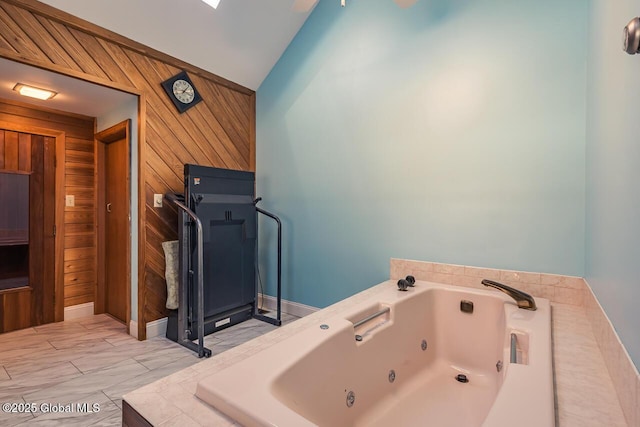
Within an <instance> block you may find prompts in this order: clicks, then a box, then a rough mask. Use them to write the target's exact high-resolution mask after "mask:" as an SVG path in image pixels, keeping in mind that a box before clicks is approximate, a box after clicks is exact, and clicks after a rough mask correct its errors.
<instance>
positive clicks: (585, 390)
mask: <svg viewBox="0 0 640 427" xmlns="http://www.w3.org/2000/svg"><path fill="white" fill-rule="evenodd" d="M407 274H412V275H414V276H416V278H417V279H419V280H431V281H437V282H442V283H448V284H454V285H460V286H471V287H478V286H481V285H479V283H480V280H481V278H491V279H494V280H498V281H502V282H504V283H506V284H509V285H512V286H514V287H518V288H520V289H523V290H525V291H527V292H529V293H531V294H533V295H534V296H538V297H543V298H547V299H549V300H551V301H552V323H553V349H554V350H553V351H554V366H555V386H556V404H557V408H556V424H557V425H558V426H560V427H574V426H575V427H589V426H593V427H601V426H611V427H614V426H620V427H625V426H629V427H637V426H639V425H640V424H638V422H639V421H640V418H637V417H638V415H637V413H638V396H639V395H640V391H639V389H640V377H638V374H637V372H636V371H635V368H634V367H633V364H631V365H630V366H629V363H630V361H628V362H627V364H626V365H625V360H624V356H626V353H624V351H622V352H621V351H619V350H617V351H616V350H607V351H609V352H610V353H612V354H615V355H616V356H615V357H618V358H620V366H619V369H620V370H625V372H622V373H620V374H615V375H617V376H619V377H620V378H622V377H623V375H624V374H625V373H626V374H628V373H629V372H628V371H629V370H631V373H632V376H631V377H629V376H627V377H626V380H627V382H623V384H622V387H626V390H627V393H628V395H627V396H625V398H624V399H621V400H618V397H617V393H616V388H617V389H618V392H620V387H621V386H620V385H619V384H616V386H615V387H614V381H613V380H612V378H613V377H614V375H613V374H612V375H610V374H609V371H608V370H607V364H605V359H604V358H603V354H607V351H601V348H600V347H599V340H598V339H597V337H596V335H594V332H593V331H594V330H596V328H593V327H592V324H593V322H594V320H593V318H595V317H596V316H597V314H594V313H597V307H594V304H595V305H597V302H596V301H595V300H594V299H593V297H592V294H591V292H590V290H589V289H588V286H586V284H585V283H584V281H583V280H582V279H580V278H573V277H566V276H555V275H546V274H538V273H524V272H515V271H506V270H491V269H482V268H476V267H464V266H455V265H449V264H435V263H425V262H416V261H406V260H392V261H391V278H392V279H397V278H400V277H404V276H405V275H407ZM372 292H375V289H373V288H372V289H368V290H366V291H364V292H362V293H361V294H358V295H356V296H354V297H352V298H349V299H346V300H344V301H340V302H338V303H336V304H334V305H332V306H330V307H327V308H326V309H324V310H322V311H318V312H315V313H313V314H310V315H308V316H306V317H304V318H301V319H299V320H297V321H295V322H293V323H291V324H289V325H286V326H283V327H282V328H280V329H277V330H275V331H272V332H270V333H267V334H265V335H263V336H261V337H258V338H255V339H253V340H251V341H249V342H247V343H245V344H243V345H240V346H238V347H235V348H233V349H230V350H228V351H226V352H224V353H221V354H219V355H217V356H215V357H212V358H210V359H207V360H203V361H202V362H200V363H198V364H196V365H193V366H191V367H188V368H186V369H183V370H182V371H179V372H177V373H175V374H173V375H170V376H168V377H166V378H163V379H161V380H159V381H156V382H155V383H152V384H150V385H147V386H145V387H142V388H140V389H138V390H135V391H133V392H131V393H128V394H126V395H125V396H124V397H123V400H124V401H125V404H124V414H125V418H124V421H125V424H129V425H136V422H135V421H136V418H135V417H136V416H138V415H140V416H142V417H143V418H137V420H138V421H141V422H142V425H145V420H146V421H147V422H148V423H150V424H152V425H155V426H174V425H175V426H178V425H179V426H181V427H188V426H234V425H238V424H236V423H235V421H234V420H231V419H229V418H227V417H226V416H225V415H223V414H221V413H219V412H218V411H216V410H215V409H214V408H212V407H211V406H209V405H207V404H206V403H203V402H202V401H200V400H199V399H198V398H196V397H195V390H196V384H197V383H198V381H199V380H201V379H202V378H204V377H206V376H207V375H210V374H212V373H214V372H217V371H219V370H221V369H224V368H226V367H228V366H231V365H232V364H234V363H235V362H237V361H238V360H242V359H244V358H246V357H248V356H249V355H251V354H253V353H255V352H257V351H260V350H262V349H265V348H268V347H270V346H272V345H274V344H276V343H278V342H279V341H282V340H284V339H286V338H287V337H289V336H291V335H293V334H295V333H297V332H298V331H300V330H301V329H304V328H306V327H308V326H310V325H312V324H314V323H316V322H318V321H319V320H320V319H322V318H326V317H330V316H332V315H334V314H337V313H339V312H340V311H342V310H345V309H347V308H348V307H350V306H352V305H355V304H357V303H358V302H359V301H360V300H362V299H364V298H367V297H368V296H371V295H372ZM585 307H586V309H585ZM590 317H591V318H590ZM603 319H604V320H603ZM604 321H606V317H604V318H601V319H600V320H596V322H604ZM600 326H602V327H601V329H602V331H605V330H606V328H605V327H604V326H603V325H600ZM602 331H601V332H600V333H601V334H605V333H606V332H602ZM609 335H611V334H609ZM609 339H610V340H611V338H609ZM600 341H603V340H602V339H601V340H600ZM611 342H612V344H611V345H613V346H615V341H611ZM600 345H603V344H602V343H600ZM622 353H624V354H622ZM627 359H628V356H627ZM633 375H634V376H633ZM629 378H630V380H631V381H628V380H629ZM633 380H635V381H633ZM621 403H622V405H626V408H625V409H626V412H627V419H626V420H625V414H624V412H623V407H622V406H621ZM630 414H631V415H630ZM146 425H148V424H146Z"/></svg>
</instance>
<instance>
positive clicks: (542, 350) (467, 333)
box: [196, 281, 555, 427]
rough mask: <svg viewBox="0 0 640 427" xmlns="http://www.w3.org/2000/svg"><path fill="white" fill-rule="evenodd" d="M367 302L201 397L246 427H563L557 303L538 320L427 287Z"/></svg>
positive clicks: (252, 361) (379, 293) (511, 306)
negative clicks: (554, 329) (555, 353)
mask: <svg viewBox="0 0 640 427" xmlns="http://www.w3.org/2000/svg"><path fill="white" fill-rule="evenodd" d="M363 295H366V297H363V296H362V295H355V296H354V297H351V298H352V299H353V300H354V301H357V303H356V304H355V305H352V306H351V307H352V308H351V309H348V310H346V311H345V312H343V313H339V314H336V313H335V312H333V311H332V310H325V311H326V312H328V313H330V314H329V315H327V317H326V318H323V317H322V315H321V314H320V313H321V312H320V313H316V314H318V315H319V316H320V317H319V318H320V319H322V320H321V321H319V322H317V323H316V324H314V325H313V326H311V327H309V328H306V329H304V330H301V331H300V332H298V333H296V334H295V335H293V336H291V337H290V338H287V339H285V340H284V341H281V342H279V343H277V344H275V345H273V346H272V347H269V348H267V349H265V350H263V351H259V352H257V353H255V354H252V355H248V356H247V358H246V359H244V360H242V361H239V362H238V363H235V364H234V365H232V366H231V367H229V368H227V369H224V370H222V371H219V372H217V373H215V374H213V375H211V376H209V377H205V378H203V379H202V380H201V381H200V382H199V383H198V386H197V391H196V395H197V397H198V398H199V399H201V400H203V401H204V402H206V403H208V404H210V405H211V406H213V407H215V408H216V409H218V410H220V411H221V412H223V413H225V414H226V415H228V416H229V417H231V418H233V419H234V420H236V421H238V422H240V423H242V424H243V425H245V426H280V427H285V426H292V427H303V426H314V425H318V426H332V427H334V426H394V427H400V426H412V427H413V426H434V427H435V426H452V427H453V426H455V427H472V426H486V427H501V426H504V427H507V426H513V425H517V426H519V427H528V426H530V427H547V426H553V425H554V423H555V414H554V397H553V396H554V393H553V374H552V358H551V357H552V356H551V324H550V321H551V309H550V305H549V302H548V301H547V300H544V299H541V298H536V303H537V305H538V310H537V311H527V310H523V309H519V308H517V306H516V304H515V302H514V301H513V300H512V299H511V298H510V297H508V296H507V295H505V294H503V293H501V292H498V291H494V290H482V289H478V290H476V289H470V288H462V287H455V286H447V285H442V284H437V283H431V282H421V281H418V282H416V285H415V287H413V288H409V290H408V291H407V292H400V291H398V290H397V287H396V284H395V282H393V281H387V282H384V283H381V284H379V285H377V286H376V287H375V289H370V290H367V291H364V293H363ZM292 326H293V325H292Z"/></svg>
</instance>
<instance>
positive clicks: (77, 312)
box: [64, 302, 93, 320]
mask: <svg viewBox="0 0 640 427" xmlns="http://www.w3.org/2000/svg"><path fill="white" fill-rule="evenodd" d="M88 316H93V303H92V302H87V303H84V304H78V305H72V306H70V307H65V308H64V320H73V319H79V318H81V317H88Z"/></svg>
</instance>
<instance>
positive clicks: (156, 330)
mask: <svg viewBox="0 0 640 427" xmlns="http://www.w3.org/2000/svg"><path fill="white" fill-rule="evenodd" d="M167 321H168V319H167V318H166V317H163V318H162V319H158V320H154V321H153V322H149V323H147V328H146V329H147V339H149V338H153V337H159V336H164V335H166V334H167ZM129 335H131V336H132V337H134V338H136V339H137V338H138V322H136V321H135V320H131V321H130V322H129Z"/></svg>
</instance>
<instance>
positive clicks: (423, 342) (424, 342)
mask: <svg viewBox="0 0 640 427" xmlns="http://www.w3.org/2000/svg"><path fill="white" fill-rule="evenodd" d="M420 347H421V348H422V351H425V350H426V349H427V340H422V343H420Z"/></svg>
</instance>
